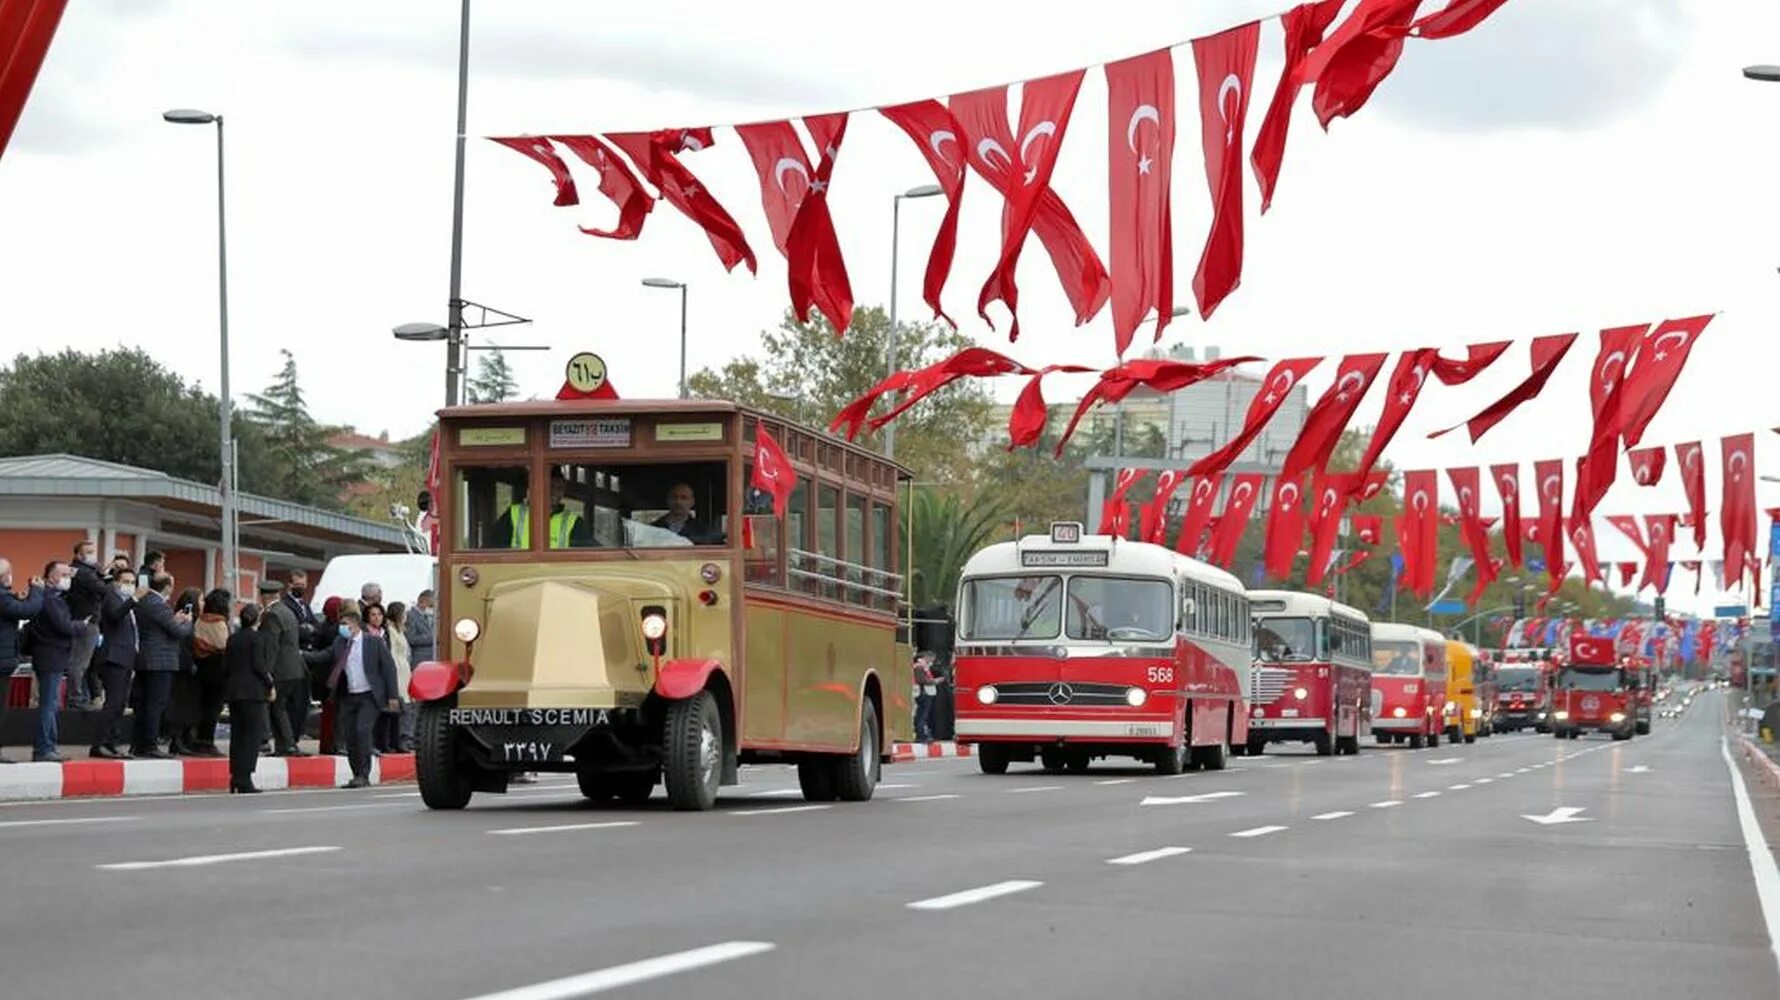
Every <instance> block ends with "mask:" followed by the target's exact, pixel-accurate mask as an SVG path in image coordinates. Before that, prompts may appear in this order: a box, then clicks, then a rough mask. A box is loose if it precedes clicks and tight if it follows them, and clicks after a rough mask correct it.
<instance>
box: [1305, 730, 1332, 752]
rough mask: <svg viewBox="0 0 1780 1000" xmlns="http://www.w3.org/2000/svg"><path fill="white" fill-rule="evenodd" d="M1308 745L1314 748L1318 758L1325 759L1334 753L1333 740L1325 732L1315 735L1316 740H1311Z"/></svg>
mask: <svg viewBox="0 0 1780 1000" xmlns="http://www.w3.org/2000/svg"><path fill="white" fill-rule="evenodd" d="M1310 744H1311V746H1314V747H1316V755H1317V756H1318V757H1327V756H1330V755H1331V754H1333V753H1334V752H1335V738H1334V737H1332V736H1330V735H1329V733H1328V731H1327V730H1325V731H1323V732H1320V733H1317V734H1316V739H1313V740H1311V741H1310Z"/></svg>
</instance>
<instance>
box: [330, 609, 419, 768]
mask: <svg viewBox="0 0 1780 1000" xmlns="http://www.w3.org/2000/svg"><path fill="white" fill-rule="evenodd" d="M328 688H329V690H331V691H332V692H333V693H334V698H335V701H336V702H338V703H339V705H340V714H341V718H342V723H343V727H344V729H345V731H346V757H347V760H348V761H349V762H350V763H351V764H352V780H351V781H349V782H347V783H346V784H344V785H342V786H341V787H342V788H369V787H370V785H371V728H372V726H373V725H374V724H375V723H376V721H377V714H378V713H379V712H399V711H401V710H402V700H401V692H400V691H399V690H398V689H397V687H396V660H395V657H394V656H393V655H391V654H390V651H389V647H388V646H387V645H385V644H384V642H383V639H382V638H381V637H379V636H375V635H372V634H371V633H369V632H367V631H365V629H364V624H363V622H362V621H360V619H359V616H358V612H356V611H351V610H347V611H342V612H341V613H340V637H339V638H338V639H335V640H334V670H333V673H331V674H329V675H328Z"/></svg>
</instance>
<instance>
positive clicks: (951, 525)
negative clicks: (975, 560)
mask: <svg viewBox="0 0 1780 1000" xmlns="http://www.w3.org/2000/svg"><path fill="white" fill-rule="evenodd" d="M1011 526H1012V522H1011V521H1010V519H1009V517H1008V510H1007V506H1006V504H1004V503H1003V502H1001V501H1000V500H998V499H996V498H994V497H992V496H984V495H979V496H976V497H970V498H966V497H963V496H960V495H959V494H957V493H950V492H944V491H942V490H939V489H935V488H933V487H916V488H915V490H914V497H913V505H912V506H911V508H910V510H909V530H910V531H912V532H913V533H914V540H915V545H914V549H915V563H914V572H913V574H912V576H911V578H910V581H909V594H910V598H911V600H912V601H913V602H914V606H915V607H918V608H919V607H927V606H930V605H932V604H935V603H938V602H944V603H946V604H950V603H951V602H952V596H953V595H954V594H956V593H957V591H958V578H959V577H960V576H962V575H963V573H964V564H965V562H966V561H968V560H969V559H970V557H971V556H973V555H975V554H977V552H979V551H981V550H982V549H983V547H984V546H986V545H990V544H992V543H994V542H998V541H1002V540H1004V539H1005V538H1007V537H1008V535H1009V529H1010V528H1011Z"/></svg>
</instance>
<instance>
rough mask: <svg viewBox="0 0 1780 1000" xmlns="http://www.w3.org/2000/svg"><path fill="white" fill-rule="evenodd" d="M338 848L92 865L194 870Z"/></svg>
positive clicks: (107, 869) (133, 869)
mask: <svg viewBox="0 0 1780 1000" xmlns="http://www.w3.org/2000/svg"><path fill="white" fill-rule="evenodd" d="M338 850H340V848H338V847H285V848H281V849H279V850H276V851H248V852H246V853H244V854H203V855H199V856H197V857H192V858H172V859H170V860H167V861H123V862H118V863H116V864H109V865H94V866H93V867H94V868H97V869H99V870H100V871H105V872H139V871H143V870H145V869H149V868H195V867H198V866H200V865H217V864H222V863H223V862H225V861H259V860H262V859H264V858H289V857H295V856H297V855H299V854H326V853H328V852H329V851H338Z"/></svg>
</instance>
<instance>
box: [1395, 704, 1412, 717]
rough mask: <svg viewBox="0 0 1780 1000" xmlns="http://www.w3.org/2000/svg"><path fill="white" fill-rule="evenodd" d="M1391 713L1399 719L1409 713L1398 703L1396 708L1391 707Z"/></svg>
mask: <svg viewBox="0 0 1780 1000" xmlns="http://www.w3.org/2000/svg"><path fill="white" fill-rule="evenodd" d="M1391 715H1393V716H1395V717H1396V718H1399V719H1401V718H1405V717H1407V716H1408V715H1409V713H1408V712H1407V711H1405V710H1404V708H1403V706H1402V705H1398V706H1397V707H1396V708H1393V709H1391Z"/></svg>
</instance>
